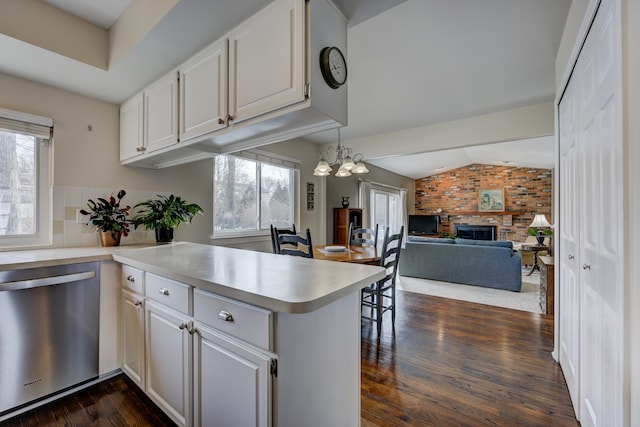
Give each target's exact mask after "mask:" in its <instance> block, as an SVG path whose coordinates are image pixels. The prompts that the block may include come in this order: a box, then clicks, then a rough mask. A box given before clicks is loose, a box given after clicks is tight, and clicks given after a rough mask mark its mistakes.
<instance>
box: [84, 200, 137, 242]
mask: <svg viewBox="0 0 640 427" xmlns="http://www.w3.org/2000/svg"><path fill="white" fill-rule="evenodd" d="M126 194H127V193H126V191H124V190H120V191H118V194H117V195H116V196H115V197H114V196H113V194H112V195H111V196H110V197H109V199H104V198H102V197H98V198H96V201H94V200H92V199H89V201H88V202H87V207H88V209H80V213H81V214H82V215H88V216H89V221H88V222H87V225H90V226H93V227H95V229H96V231H99V232H100V243H101V244H102V246H120V238H121V237H122V236H127V235H128V234H129V231H130V228H129V221H128V220H127V215H129V210H130V209H131V207H130V206H125V207H120V201H121V200H122V198H123V197H124V196H125V195H126Z"/></svg>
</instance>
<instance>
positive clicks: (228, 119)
mask: <svg viewBox="0 0 640 427" xmlns="http://www.w3.org/2000/svg"><path fill="white" fill-rule="evenodd" d="M232 120H233V116H232V115H231V114H227V122H230V121H232Z"/></svg>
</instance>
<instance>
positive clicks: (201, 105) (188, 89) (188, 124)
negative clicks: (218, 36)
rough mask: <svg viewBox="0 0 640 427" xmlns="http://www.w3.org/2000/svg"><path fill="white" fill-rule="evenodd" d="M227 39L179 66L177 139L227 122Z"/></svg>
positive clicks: (216, 127) (214, 128) (208, 130)
mask: <svg viewBox="0 0 640 427" xmlns="http://www.w3.org/2000/svg"><path fill="white" fill-rule="evenodd" d="M226 117H227V40H226V39H225V40H222V41H219V42H217V43H215V44H213V45H211V46H210V47H208V48H207V49H205V50H204V51H203V52H201V53H199V54H198V55H196V56H195V57H193V58H191V59H190V60H189V61H188V62H186V63H184V64H183V65H182V66H181V67H180V140H181V141H182V142H184V141H187V140H189V139H191V138H195V137H197V136H200V135H204V134H206V133H209V132H213V131H215V130H218V129H221V128H224V127H226V126H227V124H226V121H225V119H226Z"/></svg>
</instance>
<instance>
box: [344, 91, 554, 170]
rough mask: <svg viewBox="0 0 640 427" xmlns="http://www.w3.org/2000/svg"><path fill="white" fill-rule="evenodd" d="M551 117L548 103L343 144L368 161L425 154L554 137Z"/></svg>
mask: <svg viewBox="0 0 640 427" xmlns="http://www.w3.org/2000/svg"><path fill="white" fill-rule="evenodd" d="M553 115H554V108H553V102H547V103H543V104H536V105H530V106H526V107H520V108H513V109H510V110H505V111H500V112H496V113H492V114H483V115H479V116H474V117H469V118H466V119H460V120H452V121H449V122H444V123H437V124H434V125H431V126H423V127H418V128H413V129H405V130H402V131H397V132H390V133H386V134H379V135H371V136H368V137H364V138H357V139H350V140H347V141H344V142H345V144H346V145H347V146H349V147H351V148H352V149H353V151H354V152H359V153H366V157H367V158H369V159H374V158H381V157H386V156H395V155H400V154H416V153H426V152H431V151H438V150H446V149H451V148H458V147H471V146H474V145H483V144H490V143H494V142H506V141H516V140H520V139H529V138H535V137H539V136H548V135H553V134H554V117H553ZM390 141H392V142H390Z"/></svg>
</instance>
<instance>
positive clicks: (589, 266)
mask: <svg viewBox="0 0 640 427" xmlns="http://www.w3.org/2000/svg"><path fill="white" fill-rule="evenodd" d="M582 269H583V270H591V264H582Z"/></svg>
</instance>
